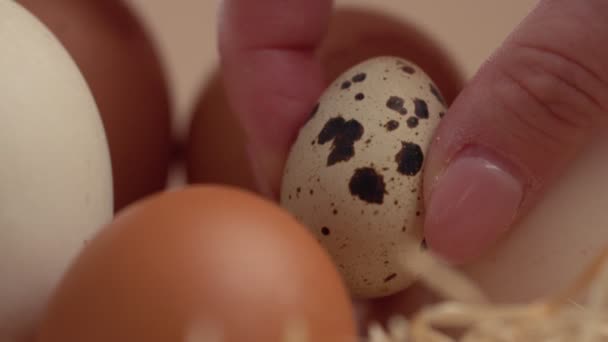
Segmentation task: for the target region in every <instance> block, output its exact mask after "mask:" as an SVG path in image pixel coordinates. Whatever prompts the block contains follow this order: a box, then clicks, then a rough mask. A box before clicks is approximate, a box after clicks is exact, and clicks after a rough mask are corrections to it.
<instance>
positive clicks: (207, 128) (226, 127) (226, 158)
mask: <svg viewBox="0 0 608 342" xmlns="http://www.w3.org/2000/svg"><path fill="white" fill-rule="evenodd" d="M246 142H247V141H246V137H245V133H244V132H243V130H242V128H241V125H240V122H239V121H238V118H237V117H236V115H234V114H233V113H232V112H231V110H230V108H229V105H228V103H227V100H226V95H225V93H224V88H223V83H222V79H221V77H220V74H219V73H218V72H216V73H214V74H213V75H212V76H211V77H210V79H209V80H208V82H207V84H206V87H205V89H203V92H202V96H201V97H200V99H199V102H198V103H197V104H196V106H195V109H194V111H193V114H192V121H191V123H190V129H189V137H188V144H187V146H186V149H187V151H186V156H187V164H186V165H187V175H188V182H190V183H220V184H227V185H232V186H237V187H240V188H244V189H249V190H255V181H254V178H253V175H252V171H251V167H250V164H249V159H248V157H247V153H246V152H245V147H244V146H245V144H246Z"/></svg>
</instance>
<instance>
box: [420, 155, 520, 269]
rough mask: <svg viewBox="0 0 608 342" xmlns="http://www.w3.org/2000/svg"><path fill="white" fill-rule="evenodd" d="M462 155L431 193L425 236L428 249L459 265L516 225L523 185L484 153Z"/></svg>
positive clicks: (482, 250)
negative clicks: (515, 220)
mask: <svg viewBox="0 0 608 342" xmlns="http://www.w3.org/2000/svg"><path fill="white" fill-rule="evenodd" d="M468 152H470V153H463V154H461V155H460V156H459V157H457V158H456V159H455V160H454V161H453V162H452V163H451V164H450V165H449V166H448V168H447V169H446V170H445V172H444V174H443V175H441V176H440V178H439V179H438V182H437V184H436V185H435V189H434V191H433V192H432V193H431V197H430V201H429V204H428V208H427V213H426V221H425V228H424V229H425V235H426V239H427V243H428V245H429V247H430V248H431V249H432V250H433V251H435V252H436V253H438V254H439V255H441V256H443V257H444V258H446V259H447V260H449V261H451V262H454V263H456V264H460V263H464V262H467V261H470V260H472V259H473V258H476V257H478V256H479V255H480V254H482V253H484V252H485V251H486V250H487V249H488V248H489V247H490V246H491V245H492V244H494V243H495V242H496V241H497V240H498V239H500V237H501V236H502V235H503V234H504V233H505V232H506V231H507V230H508V229H509V227H510V226H511V225H512V223H513V221H514V219H515V217H516V214H517V211H518V209H519V206H520V203H521V201H522V198H523V195H524V187H523V183H522V182H521V181H520V180H519V179H518V178H517V177H515V176H514V175H513V174H511V173H510V172H509V171H507V169H506V168H505V167H503V166H501V163H498V162H496V159H495V158H493V157H492V156H490V155H489V154H487V153H486V152H485V151H483V150H475V151H472V150H469V151H468Z"/></svg>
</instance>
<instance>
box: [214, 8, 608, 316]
mask: <svg viewBox="0 0 608 342" xmlns="http://www.w3.org/2000/svg"><path fill="white" fill-rule="evenodd" d="M332 8H333V3H332V1H330V0H293V1H288V2H286V1H281V0H264V1H255V2H251V1H248V0H225V1H224V2H223V3H222V11H221V12H220V24H219V27H220V29H219V51H220V56H221V62H222V67H223V72H224V74H223V76H224V82H225V85H226V92H227V97H228V100H229V101H230V103H231V105H232V107H233V108H234V109H235V111H236V114H237V115H238V117H239V119H240V120H241V122H242V124H243V126H244V130H245V132H246V133H247V137H248V145H249V151H248V152H249V156H250V160H251V161H252V162H253V168H254V173H255V174H256V179H257V184H258V188H259V190H260V191H261V192H262V193H263V194H265V195H267V196H269V197H271V198H274V199H276V198H277V194H278V191H279V184H280V178H281V174H282V168H283V164H284V162H285V160H286V156H287V153H288V149H289V146H290V144H291V143H292V141H293V140H294V139H295V136H296V133H297V131H298V129H299V127H300V126H301V125H302V124H303V123H304V121H305V120H306V118H307V115H308V113H309V112H310V109H311V108H312V107H313V105H314V104H315V102H316V100H317V98H318V97H319V95H320V94H321V93H322V92H323V90H324V88H325V86H326V81H324V79H325V75H324V74H323V70H322V67H321V63H320V60H319V59H318V58H317V56H316V55H315V53H314V52H315V50H316V48H317V47H318V46H319V45H320V44H321V42H322V40H323V38H324V36H325V33H326V29H327V26H328V22H329V18H330V14H331V12H332ZM607 17H608V2H606V1H605V0H584V1H583V0H581V1H570V0H543V1H539V4H538V5H537V7H536V8H535V9H534V10H533V11H532V12H531V13H530V15H529V16H528V17H526V18H525V20H524V21H523V22H522V23H521V24H520V25H519V26H518V27H517V28H516V29H515V30H514V31H513V33H512V34H511V35H510V36H509V37H508V38H507V39H506V40H505V41H504V43H503V45H502V46H501V47H500V48H499V49H498V50H497V51H496V52H495V53H494V54H493V55H492V56H491V58H489V59H488V61H487V62H486V63H485V64H484V65H482V66H481V68H480V69H479V70H478V72H477V73H476V75H475V76H474V77H473V78H472V79H471V80H470V81H469V82H468V83H467V84H466V86H465V87H464V89H463V90H462V92H460V94H459V95H458V96H457V97H456V99H455V100H454V102H453V103H452V104H451V106H450V109H449V110H448V112H447V113H446V117H445V119H444V120H443V122H442V124H441V126H440V127H439V129H438V130H437V132H436V139H435V140H434V143H433V144H432V146H431V148H430V151H429V153H428V154H427V161H426V166H425V175H424V194H425V196H424V200H425V204H426V206H427V216H426V222H425V236H426V239H427V242H428V245H429V247H430V248H431V250H433V251H434V252H436V253H437V254H438V255H440V256H443V257H444V258H445V259H446V260H447V261H449V262H452V263H454V264H464V263H467V262H470V261H474V260H475V259H477V258H480V257H481V256H482V255H483V253H484V252H486V251H488V249H489V248H491V247H492V245H493V244H495V243H496V242H497V241H499V240H500V239H501V237H503V236H504V235H505V234H506V233H507V232H508V231H509V229H510V227H512V226H513V225H514V224H515V223H516V222H517V221H518V220H519V219H521V218H522V217H523V216H524V215H525V214H526V213H527V212H528V211H529V210H530V209H531V208H533V207H534V205H535V204H536V203H537V202H538V201H539V199H540V197H541V196H542V195H543V193H544V192H545V191H546V190H547V188H548V187H550V186H551V185H552V183H553V182H554V181H555V180H556V178H557V177H559V175H560V173H561V172H562V171H563V170H564V169H565V167H566V166H567V165H568V164H569V163H570V162H571V161H572V160H573V158H575V157H576V156H577V154H578V153H579V152H580V151H581V149H583V148H584V147H585V146H586V145H587V144H588V143H589V142H590V140H591V139H592V137H593V135H594V134H602V133H604V132H605V130H606V117H607V115H606V114H608V63H607V62H606V61H608V43H607V42H608V21H607V20H606V19H605V18H607ZM252 28H255V29H252ZM488 198H491V200H488ZM430 301H434V298H433V296H431V295H429V294H428V292H427V291H425V290H424V289H420V288H412V289H409V290H407V291H405V292H404V293H402V294H399V295H398V296H395V297H392V298H386V299H383V300H380V301H377V302H375V303H372V304H373V305H371V306H370V307H369V308H370V311H369V312H370V315H371V316H372V317H375V318H376V319H378V318H381V317H383V316H386V314H387V312H395V311H401V312H403V311H407V312H411V311H412V307H417V306H419V305H421V304H424V303H425V302H430Z"/></svg>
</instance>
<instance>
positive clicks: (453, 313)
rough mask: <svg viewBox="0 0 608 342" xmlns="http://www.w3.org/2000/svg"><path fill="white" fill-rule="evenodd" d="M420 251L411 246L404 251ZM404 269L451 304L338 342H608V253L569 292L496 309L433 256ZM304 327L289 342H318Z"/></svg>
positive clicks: (413, 258) (412, 257)
mask: <svg viewBox="0 0 608 342" xmlns="http://www.w3.org/2000/svg"><path fill="white" fill-rule="evenodd" d="M410 243H411V245H409V244H410ZM415 247H416V244H414V243H413V242H408V245H407V246H405V248H404V250H406V251H408V250H409V251H415V250H416V248H415ZM402 264H403V267H404V268H406V269H407V270H409V271H412V272H415V273H418V274H420V280H421V281H422V282H424V283H425V285H427V286H428V287H429V288H430V289H432V290H434V291H436V292H437V293H439V294H440V295H442V297H443V298H444V299H445V300H444V301H443V302H441V303H439V304H436V305H431V306H428V307H426V308H424V309H422V310H421V311H420V312H419V313H418V314H417V315H416V316H414V317H413V318H412V319H411V320H407V319H405V318H404V317H400V316H395V317H393V319H391V320H390V321H389V322H388V324H387V329H385V328H383V327H382V326H381V325H379V324H371V325H370V326H369V327H368V332H369V333H368V337H367V338H353V337H350V338H344V339H343V340H342V341H338V340H337V341H336V342H458V341H460V342H574V341H576V342H604V341H606V342H608V249H606V250H605V251H604V252H603V253H601V255H599V256H598V257H597V258H596V260H595V261H594V262H592V263H591V265H589V267H587V268H586V269H585V270H584V272H582V274H581V275H580V277H579V278H578V279H577V281H575V282H574V283H573V284H571V285H570V286H568V287H567V288H565V289H564V290H563V291H560V292H558V293H556V294H554V295H552V296H549V297H547V298H545V299H543V300H538V301H536V302H533V303H529V304H521V305H496V304H492V303H491V302H490V301H489V300H488V299H487V298H486V296H485V295H484V294H483V292H482V291H481V290H480V289H479V288H478V287H477V286H476V285H475V284H474V283H473V282H471V281H470V280H469V279H467V278H466V277H465V276H464V275H463V274H461V273H460V272H458V271H456V270H454V269H452V268H450V267H448V266H446V265H444V264H443V263H442V262H441V261H440V260H439V259H438V258H436V257H434V256H433V255H431V254H430V253H425V254H423V255H420V254H418V253H404V254H403V256H402ZM582 291H587V292H586V295H587V296H586V298H587V299H586V301H585V303H583V304H578V303H575V302H574V301H573V300H572V298H573V297H575V296H576V295H578V294H581V292H582ZM303 327H304V325H302V324H299V325H292V326H291V328H288V329H286V331H287V333H286V336H285V342H314V341H310V340H308V339H307V336H306V331H305V329H303ZM446 329H450V331H452V330H453V329H458V330H459V331H462V333H461V334H459V336H458V337H454V336H450V335H448V334H446V333H443V332H442V331H445V330H446ZM189 342H219V340H209V341H207V340H205V339H196V341H195V340H194V339H192V340H189Z"/></svg>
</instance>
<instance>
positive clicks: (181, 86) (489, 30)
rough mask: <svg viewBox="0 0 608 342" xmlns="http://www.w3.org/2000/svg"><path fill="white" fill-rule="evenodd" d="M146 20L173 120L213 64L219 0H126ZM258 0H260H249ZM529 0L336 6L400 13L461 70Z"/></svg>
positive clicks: (494, 42) (398, 0) (384, 0)
mask: <svg viewBox="0 0 608 342" xmlns="http://www.w3.org/2000/svg"><path fill="white" fill-rule="evenodd" d="M129 1H130V2H131V3H132V4H133V5H134V6H135V8H136V9H137V10H138V11H139V13H140V14H141V16H142V18H143V19H144V20H146V21H147V24H148V28H149V30H150V31H151V32H152V33H153V34H154V36H155V39H156V40H157V44H158V46H159V49H160V51H161V54H162V55H163V57H164V59H165V63H166V66H167V69H168V72H169V77H170V80H171V82H172V88H173V91H174V99H175V106H176V109H177V112H178V113H179V114H178V116H179V120H178V123H179V125H180V126H182V125H183V124H184V122H185V121H184V120H183V119H184V118H185V117H186V115H187V114H185V113H187V112H188V111H189V109H190V106H191V105H192V101H194V100H193V98H194V97H195V96H196V95H197V93H198V91H199V90H200V89H199V88H200V85H201V84H202V82H204V80H205V78H206V77H207V76H208V74H209V72H210V71H211V70H212V69H213V68H214V67H215V66H216V62H217V54H216V51H215V34H216V11H217V6H218V3H219V1H218V0H129ZM249 1H260V0H249ZM534 3H536V1H533V0H515V1H503V0H465V1H450V0H409V1H406V0H337V1H336V5H337V6H369V7H373V8H376V9H381V10H385V11H387V12H388V13H391V14H397V15H401V16H403V18H404V19H407V20H408V21H410V22H413V23H415V24H416V25H418V26H420V27H422V28H424V29H425V30H427V31H428V32H429V33H431V34H432V35H433V36H434V37H435V38H436V39H438V40H439V41H440V42H441V43H442V44H443V45H444V46H445V47H446V48H447V50H448V51H449V52H450V53H451V54H452V55H453V56H454V57H455V59H456V60H457V61H458V62H459V63H460V64H461V65H462V67H463V70H464V71H465V73H466V75H471V74H473V73H474V72H475V70H476V69H477V68H478V66H479V65H480V64H481V63H482V62H483V61H484V60H485V59H486V58H487V57H488V55H489V54H491V53H492V51H493V50H494V49H495V48H496V47H497V46H498V44H500V42H501V41H502V40H503V39H504V38H505V36H506V35H507V34H508V33H509V32H510V31H511V30H512V29H513V27H514V26H516V25H517V23H518V22H519V21H520V20H521V19H522V18H523V17H524V16H525V15H526V14H527V13H528V11H529V10H530V8H531V7H532V6H533V4H534Z"/></svg>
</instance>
